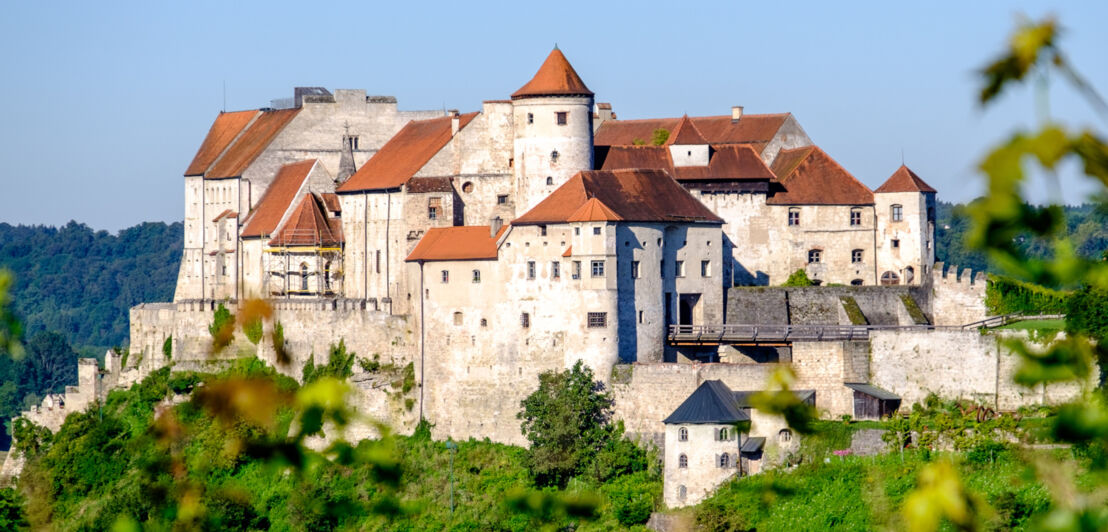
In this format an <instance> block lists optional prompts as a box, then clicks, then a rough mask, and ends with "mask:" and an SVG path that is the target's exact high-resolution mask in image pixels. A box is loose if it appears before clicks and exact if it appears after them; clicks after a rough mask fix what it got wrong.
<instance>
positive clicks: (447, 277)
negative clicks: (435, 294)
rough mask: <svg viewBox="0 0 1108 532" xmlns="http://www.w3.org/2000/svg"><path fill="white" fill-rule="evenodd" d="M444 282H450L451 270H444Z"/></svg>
mask: <svg viewBox="0 0 1108 532" xmlns="http://www.w3.org/2000/svg"><path fill="white" fill-rule="evenodd" d="M442 282H443V284H446V283H449V282H450V270H443V271H442Z"/></svg>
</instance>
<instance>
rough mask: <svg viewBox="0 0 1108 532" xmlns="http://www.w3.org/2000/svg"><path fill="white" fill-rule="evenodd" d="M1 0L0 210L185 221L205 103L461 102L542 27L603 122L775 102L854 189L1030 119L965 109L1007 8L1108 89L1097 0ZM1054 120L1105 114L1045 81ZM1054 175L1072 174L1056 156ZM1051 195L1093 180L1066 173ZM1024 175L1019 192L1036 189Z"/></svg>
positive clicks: (1007, 18)
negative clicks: (347, 95) (601, 111)
mask: <svg viewBox="0 0 1108 532" xmlns="http://www.w3.org/2000/svg"><path fill="white" fill-rule="evenodd" d="M916 4H917V5H910V6H909V5H902V3H900V2H865V3H862V2H855V3H841V2H810V3H807V2H806V3H777V2H757V3H751V2H737V1H732V2H706V3H696V2H682V3H678V2H665V3H649V2H635V3H624V2H611V3H607V2H542V3H538V2H535V3H530V2H511V3H507V2H505V3H497V2H475V1H470V2H449V3H442V4H429V3H423V2H392V3H387V4H386V3H374V2H361V3H343V2H339V3H333V4H326V6H327V7H323V4H313V3H307V2H296V3H292V2H288V3H284V2H268V3H253V2H206V1H195V2H173V3H170V2H149V1H147V2H66V1H59V2H18V3H9V4H8V5H7V6H5V13H4V16H3V17H2V18H0V50H3V52H0V71H2V72H3V73H4V75H3V78H4V80H5V81H4V82H3V83H0V101H3V102H4V106H5V112H4V114H3V120H2V122H0V222H9V223H31V224H51V225H55V224H63V223H65V222H67V221H69V220H71V219H74V220H77V221H80V222H85V223H88V224H89V225H91V226H92V227H94V228H97V229H108V230H113V231H114V230H117V229H120V228H123V227H127V226H130V225H133V224H136V223H139V222H142V221H157V220H164V221H174V220H180V219H181V218H182V216H183V205H182V203H183V201H182V196H183V186H182V174H183V172H184V169H185V167H186V166H187V164H188V162H189V161H190V160H191V158H192V156H193V154H194V152H195V150H196V149H197V147H199V145H200V142H201V141H202V140H203V138H204V135H205V133H206V132H207V129H208V127H209V126H210V124H211V121H212V119H213V118H214V117H215V115H216V114H217V113H218V112H219V110H220V109H221V108H222V107H223V85H224V83H226V87H227V94H226V105H227V109H228V110H236V109H247V108H256V107H261V106H265V105H267V104H268V102H269V101H270V100H271V99H274V98H281V97H287V96H291V95H292V88H293V87H294V86H298V85H321V86H325V87H328V88H331V89H335V88H365V89H366V90H367V91H368V92H369V93H370V94H390V95H394V96H396V97H397V98H398V99H399V102H400V107H401V108H402V109H422V108H443V107H447V108H458V109H462V110H477V109H479V108H480V103H481V101H482V100H486V99H498V98H505V97H507V96H508V95H509V94H510V93H511V92H512V91H514V90H515V89H517V88H519V86H521V85H523V84H524V83H525V82H526V81H527V80H528V79H529V78H530V77H531V75H532V74H533V73H534V71H535V69H537V68H538V66H539V64H541V62H542V60H543V59H544V58H545V56H546V54H547V53H549V51H550V49H551V47H552V46H553V45H554V43H555V42H556V43H557V44H558V46H559V47H560V48H561V49H562V50H563V51H564V52H565V53H566V56H567V57H568V58H569V60H570V61H571V62H572V63H573V64H574V66H575V67H576V69H577V71H578V73H580V74H581V76H582V78H583V79H584V80H585V82H586V83H587V84H588V85H589V87H590V88H591V89H592V90H593V91H594V92H595V93H596V94H597V100H598V101H605V102H611V103H612V104H613V107H614V108H615V111H616V113H617V114H618V115H619V116H620V117H622V118H647V117H658V116H680V115H681V114H682V113H688V114H690V115H711V114H727V113H729V109H730V106H732V105H743V106H745V108H746V112H748V113H769V112H786V111H787V112H792V113H794V114H795V115H796V117H797V118H798V120H799V121H800V123H801V125H802V126H803V127H804V128H805V130H806V131H807V132H808V134H809V136H810V137H811V138H812V139H813V140H814V141H815V142H816V143H817V144H819V145H820V146H821V147H823V148H824V149H825V150H826V151H827V152H828V153H830V154H831V156H832V157H834V158H836V159H837V160H838V161H839V162H840V163H842V164H843V165H844V166H845V167H846V168H847V169H848V170H850V171H851V172H852V173H853V174H854V175H855V176H856V177H858V178H859V179H860V180H862V181H863V182H864V183H866V184H867V185H869V186H870V187H876V186H877V185H879V184H880V183H881V182H882V181H883V180H884V179H885V178H886V177H888V175H890V174H891V173H892V172H893V171H894V170H895V169H896V167H897V166H898V165H899V164H900V162H901V153H902V152H903V154H904V158H905V160H906V162H907V163H908V165H909V166H910V167H911V168H913V169H914V170H915V171H916V172H917V173H918V174H919V175H920V176H921V177H923V178H924V179H925V180H927V181H928V182H929V183H931V184H932V185H933V186H935V187H936V188H937V189H939V197H940V199H943V200H947V201H967V200H969V199H972V198H973V197H975V196H976V195H978V194H979V193H980V191H981V190H982V188H981V182H982V181H981V178H980V177H979V176H978V175H977V173H976V172H975V171H974V167H975V165H976V163H977V161H978V160H979V159H980V157H981V155H982V154H983V153H984V151H985V149H986V148H987V147H988V146H990V145H992V144H994V143H995V142H997V141H998V140H1000V139H1002V138H1004V137H1006V136H1007V135H1009V134H1010V133H1011V132H1012V131H1013V130H1014V129H1015V128H1021V127H1023V128H1026V127H1031V126H1033V125H1034V124H1035V121H1036V118H1035V101H1036V99H1035V94H1034V91H1032V90H1030V89H1022V90H1020V91H1016V92H1013V93H1012V94H1010V95H1008V96H1006V97H1005V98H1004V99H1003V101H1001V102H1000V103H999V104H998V105H996V106H994V107H991V108H989V109H987V110H981V109H980V108H978V107H977V106H976V104H975V103H974V95H975V94H976V89H977V82H976V79H975V78H974V71H975V70H976V69H977V68H979V67H980V66H981V65H983V64H984V63H985V62H986V61H987V60H988V59H989V58H991V57H993V56H994V55H995V54H996V53H997V52H998V51H999V50H1000V46H1001V44H1002V43H1003V42H1004V40H1005V39H1006V38H1007V36H1008V34H1009V33H1010V31H1011V29H1012V28H1013V27H1014V25H1015V21H1016V20H1017V15H1018V14H1021V13H1022V14H1026V15H1028V16H1030V17H1033V18H1038V17H1041V16H1043V15H1045V14H1049V13H1053V14H1056V15H1057V16H1058V18H1059V20H1060V21H1061V23H1062V24H1063V25H1064V26H1065V27H1066V28H1067V33H1066V34H1065V37H1064V39H1063V41H1062V44H1063V46H1064V48H1065V49H1066V50H1067V52H1068V54H1069V57H1070V59H1071V61H1072V62H1073V63H1074V64H1076V65H1077V66H1078V67H1079V69H1080V70H1081V71H1082V72H1083V73H1084V74H1085V75H1086V77H1088V78H1089V79H1090V80H1091V81H1092V82H1093V84H1094V85H1095V86H1097V87H1098V88H1099V89H1100V90H1101V91H1102V92H1108V60H1106V58H1105V52H1106V51H1108V32H1105V31H1104V30H1103V23H1104V21H1105V20H1108V2H1092V1H1089V2H1068V3H1063V2H1052V3H1044V2H1006V3H1001V2H940V3H937V4H935V5H932V3H927V2H919V3H916ZM1049 102H1050V112H1051V116H1053V117H1055V118H1058V119H1060V120H1062V121H1065V122H1067V123H1070V124H1073V125H1088V126H1093V127H1096V128H1098V129H1100V130H1102V131H1103V130H1108V125H1106V122H1105V120H1104V118H1103V117H1098V116H1096V115H1095V113H1094V111H1093V110H1092V109H1091V108H1090V107H1089V106H1088V105H1087V104H1086V103H1085V102H1084V101H1083V100H1081V99H1080V98H1079V97H1078V96H1077V95H1076V94H1075V93H1074V92H1072V91H1071V90H1069V89H1068V88H1066V87H1064V86H1063V84H1062V83H1061V82H1060V81H1052V82H1051V84H1050V91H1049ZM1071 170H1072V169H1071ZM1062 183H1063V187H1062V188H1063V192H1062V199H1063V200H1065V201H1067V202H1079V201H1080V200H1081V198H1082V197H1083V195H1084V194H1085V193H1086V192H1088V191H1089V190H1091V189H1090V187H1089V184H1088V183H1086V182H1085V181H1084V180H1083V178H1081V177H1079V176H1077V175H1076V173H1075V172H1073V171H1069V172H1065V173H1064V175H1063V177H1062ZM1046 190H1047V188H1046V187H1043V186H1039V185H1036V186H1032V187H1031V188H1030V189H1029V191H1028V192H1029V195H1030V196H1031V197H1032V198H1033V199H1034V200H1037V201H1047V200H1049V199H1051V197H1052V196H1051V194H1048V193H1047V192H1046Z"/></svg>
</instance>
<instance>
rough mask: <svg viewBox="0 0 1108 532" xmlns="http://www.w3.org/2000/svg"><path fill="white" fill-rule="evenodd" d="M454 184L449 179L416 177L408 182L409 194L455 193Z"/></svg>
mask: <svg viewBox="0 0 1108 532" xmlns="http://www.w3.org/2000/svg"><path fill="white" fill-rule="evenodd" d="M453 182H454V180H453V179H451V178H449V177H415V178H412V179H411V180H410V181H408V192H414V193H417V194H418V193H423V192H453V191H454V185H453V184H452V183H453Z"/></svg>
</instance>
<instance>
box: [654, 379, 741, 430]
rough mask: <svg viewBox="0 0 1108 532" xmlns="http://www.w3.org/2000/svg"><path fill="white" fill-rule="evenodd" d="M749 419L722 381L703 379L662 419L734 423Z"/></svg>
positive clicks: (694, 422) (680, 421) (666, 421)
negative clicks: (698, 385) (683, 400)
mask: <svg viewBox="0 0 1108 532" xmlns="http://www.w3.org/2000/svg"><path fill="white" fill-rule="evenodd" d="M738 421H750V416H747V415H746V413H744V412H743V411H742V410H739V408H738V406H737V405H736V404H735V400H734V397H733V395H732V392H731V389H730V388H728V387H727V385H726V384H723V381H718V380H711V381H704V382H703V383H702V384H701V385H700V387H698V388H697V389H696V391H694V392H693V393H692V394H691V395H689V397H688V399H685V402H683V403H681V406H679V407H677V410H674V411H673V413H672V414H670V415H669V417H667V418H666V419H665V421H663V423H666V424H675V423H693V424H702V423H720V424H723V423H735V422H738Z"/></svg>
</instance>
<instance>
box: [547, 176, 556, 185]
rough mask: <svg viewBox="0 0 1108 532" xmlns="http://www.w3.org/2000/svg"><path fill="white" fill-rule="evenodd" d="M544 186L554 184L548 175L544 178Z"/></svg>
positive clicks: (552, 178) (552, 177)
mask: <svg viewBox="0 0 1108 532" xmlns="http://www.w3.org/2000/svg"><path fill="white" fill-rule="evenodd" d="M546 184H547V185H553V184H554V176H549V175H548V176H546Z"/></svg>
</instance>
